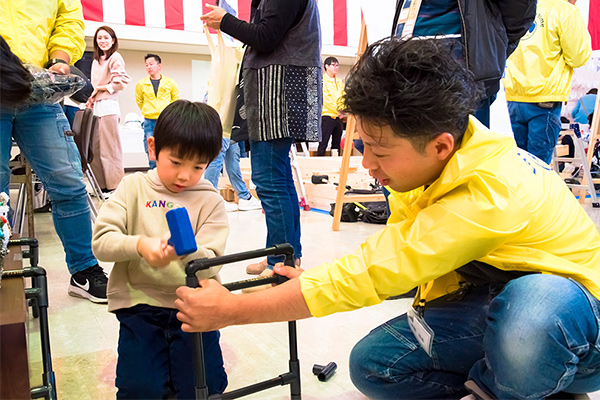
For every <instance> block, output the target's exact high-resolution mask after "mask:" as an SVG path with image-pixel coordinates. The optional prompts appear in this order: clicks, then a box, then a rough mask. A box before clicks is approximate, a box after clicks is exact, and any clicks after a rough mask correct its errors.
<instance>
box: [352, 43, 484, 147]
mask: <svg viewBox="0 0 600 400" xmlns="http://www.w3.org/2000/svg"><path fill="white" fill-rule="evenodd" d="M453 50H454V48H453V46H452V45H451V44H449V41H447V40H442V39H418V38H413V39H408V40H406V39H401V38H399V37H393V38H388V39H383V40H380V41H378V42H375V43H373V44H372V45H370V46H369V47H368V48H367V49H366V51H365V53H364V54H363V56H362V57H361V58H360V60H359V61H358V62H357V64H356V65H355V66H354V67H353V68H352V70H351V71H350V73H349V75H348V77H347V79H346V86H345V95H344V96H343V103H344V111H346V112H348V113H350V114H353V115H355V116H357V117H360V119H361V121H364V122H367V123H370V124H373V125H375V126H386V125H389V126H390V127H391V128H392V129H393V131H394V133H396V135H398V136H400V137H404V138H407V139H410V140H411V141H412V143H413V145H414V147H415V149H417V150H419V151H422V150H423V149H424V148H425V146H426V145H427V143H429V142H430V141H431V140H432V139H433V138H434V137H436V136H437V135H439V134H441V133H444V132H449V133H451V134H452V135H453V136H454V138H455V141H456V142H457V143H459V142H460V140H461V139H462V136H463V134H464V132H465V130H466V128H467V124H468V117H469V114H472V113H473V112H474V111H475V106H476V103H477V101H478V99H479V96H480V94H481V93H482V89H481V88H480V87H479V86H478V85H477V84H476V83H475V81H474V79H473V74H472V73H471V72H470V71H469V70H468V69H467V68H466V67H465V66H464V65H463V64H462V63H461V62H459V61H458V60H457V59H456V57H455V55H454V53H453Z"/></svg>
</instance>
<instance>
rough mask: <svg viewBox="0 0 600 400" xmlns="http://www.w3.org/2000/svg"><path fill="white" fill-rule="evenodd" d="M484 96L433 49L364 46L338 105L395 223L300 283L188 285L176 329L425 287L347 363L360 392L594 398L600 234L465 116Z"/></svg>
mask: <svg viewBox="0 0 600 400" xmlns="http://www.w3.org/2000/svg"><path fill="white" fill-rule="evenodd" d="M476 92H477V87H476V85H475V83H474V81H473V76H472V74H471V73H470V72H468V70H466V69H465V68H464V66H462V65H461V64H459V63H458V62H457V61H455V59H454V57H453V56H452V53H451V49H448V48H447V46H446V45H444V44H443V42H441V41H439V40H436V39H422V40H417V39H412V40H407V41H403V40H402V39H400V38H395V39H389V40H384V41H381V42H377V43H374V44H373V45H371V46H370V47H369V48H368V49H367V51H366V52H365V54H364V55H363V56H362V57H361V59H360V61H359V62H358V64H357V65H356V66H355V67H354V69H353V70H352V72H351V74H350V76H349V77H348V79H347V81H346V94H345V97H344V100H345V109H346V111H347V112H349V113H350V114H353V115H354V116H355V117H357V130H358V132H359V134H360V136H361V139H362V140H363V141H364V144H365V153H364V159H363V165H364V166H365V167H366V168H368V169H369V170H370V173H371V175H373V176H374V177H376V178H377V179H378V180H379V182H381V183H382V184H384V185H386V186H388V187H389V188H390V189H391V195H390V207H391V210H392V214H391V217H390V219H389V221H388V225H387V226H386V227H385V228H384V229H383V230H382V231H380V232H378V233H375V234H373V235H372V236H370V237H369V238H367V239H366V241H365V242H364V243H363V244H362V245H361V246H360V248H359V249H357V251H356V252H355V253H354V254H349V255H347V256H345V257H342V258H341V259H339V260H336V261H334V262H332V263H330V264H324V265H321V266H318V267H315V268H312V269H310V270H308V271H306V272H303V273H302V274H300V272H299V271H297V270H293V269H287V268H283V267H276V268H275V272H277V273H279V274H285V275H286V276H288V277H290V278H294V277H297V276H299V278H298V279H290V281H288V282H286V283H284V284H282V285H279V286H276V287H274V288H270V289H268V290H264V291H262V292H256V293H251V294H248V295H241V296H240V295H233V294H230V293H229V292H228V291H227V290H225V289H224V288H223V287H221V286H220V285H219V284H218V283H217V282H208V281H203V282H201V285H202V288H201V289H198V290H192V289H189V288H184V287H182V288H179V289H178V290H177V295H178V299H177V300H176V302H175V304H176V306H177V308H179V310H180V313H179V314H178V315H177V317H178V318H179V319H180V320H181V321H182V322H183V325H182V328H183V330H184V331H186V332H187V331H205V330H212V329H217V328H221V327H224V326H227V325H232V324H245V323H255V322H270V321H278V320H291V319H299V318H306V317H309V316H311V315H313V316H317V317H320V316H325V315H328V314H332V313H335V312H340V311H348V310H353V309H357V308H360V307H365V306H370V305H374V304H378V303H380V302H381V301H383V300H385V299H386V298H388V297H390V296H394V295H398V294H401V293H405V292H407V291H409V290H410V289H412V288H413V287H415V286H419V287H420V293H418V294H417V302H416V310H415V309H412V308H411V309H410V310H409V314H408V316H407V314H403V315H400V316H398V317H397V318H395V319H393V320H391V321H388V322H387V323H385V324H383V325H382V326H380V327H377V328H375V329H374V330H373V331H371V333H370V334H369V335H367V336H366V337H365V338H363V339H362V340H361V341H360V342H359V343H358V344H357V345H356V346H355V348H354V349H353V351H352V354H351V355H350V374H351V378H352V381H353V382H354V384H355V385H356V386H357V387H358V388H359V389H360V390H361V391H362V392H363V393H364V394H365V395H367V396H369V397H372V398H377V399H384V398H393V399H398V398H401V399H416V398H422V399H444V398H453V399H457V398H460V397H461V396H465V395H468V393H469V392H471V393H472V394H476V395H477V396H478V397H479V398H484V399H488V398H500V399H509V398H521V399H525V398H527V399H539V398H545V397H548V396H549V395H551V394H554V393H557V392H561V391H565V392H569V393H585V392H591V391H596V390H598V389H600V370H599V368H600V362H599V360H600V341H599V330H598V322H599V321H600V312H599V310H600V301H599V300H598V299H599V298H600V235H599V234H598V230H597V229H596V227H595V226H594V223H593V222H592V221H591V219H590V218H589V217H588V215H587V214H586V213H585V211H584V210H583V208H582V207H581V206H580V204H579V203H578V202H577V200H576V199H575V197H574V196H573V195H572V193H571V192H570V191H569V189H568V188H567V187H566V185H565V184H564V182H563V181H562V180H561V179H560V177H559V176H558V175H557V174H555V173H554V172H553V171H552V170H551V169H550V168H549V167H548V165H546V164H544V163H543V162H541V161H540V160H538V159H537V158H535V157H533V156H531V155H530V154H528V153H526V152H525V151H523V150H520V149H518V148H517V147H516V144H515V141H514V139H512V138H511V137H508V136H504V135H498V134H494V133H492V132H490V131H489V130H487V129H486V128H485V127H484V126H483V125H482V124H481V123H479V122H478V121H477V120H476V119H475V118H473V117H470V116H469V114H471V113H472V112H473V110H474V106H475V104H476V99H475V98H474V97H475V96H474V93H476ZM209 299H210V301H209ZM413 332H416V334H415V333H413ZM417 337H418V338H419V340H417ZM470 396H471V395H470ZM559 398H561V397H559Z"/></svg>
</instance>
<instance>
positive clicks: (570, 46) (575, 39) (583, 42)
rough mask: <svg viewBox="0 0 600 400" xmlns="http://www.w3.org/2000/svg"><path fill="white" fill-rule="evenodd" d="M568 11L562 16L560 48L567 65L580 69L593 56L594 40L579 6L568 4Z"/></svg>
mask: <svg viewBox="0 0 600 400" xmlns="http://www.w3.org/2000/svg"><path fill="white" fill-rule="evenodd" d="M567 10H568V11H569V12H567V13H563V14H561V15H560V18H561V22H560V31H559V37H560V47H561V49H562V56H563V58H564V59H565V62H566V63H567V65H568V66H570V67H571V68H579V67H581V66H583V65H585V63H586V62H588V60H589V59H590V57H591V56H592V38H591V36H590V33H589V31H588V30H587V26H586V23H585V20H584V19H583V16H582V15H581V13H580V12H579V9H578V8H577V6H575V5H572V4H567Z"/></svg>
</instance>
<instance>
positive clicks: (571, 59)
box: [503, 0, 592, 163]
mask: <svg viewBox="0 0 600 400" xmlns="http://www.w3.org/2000/svg"><path fill="white" fill-rule="evenodd" d="M575 1H576V0H571V1H569V2H567V1H566V0H538V3H537V13H536V16H535V21H534V22H533V24H532V25H531V28H529V32H528V33H526V34H525V36H523V37H522V38H521V41H520V42H519V46H518V47H517V50H515V52H514V53H513V54H512V55H511V56H510V57H509V58H508V60H507V62H506V78H505V79H504V80H503V83H504V87H505V89H506V100H508V112H509V114H510V122H511V125H512V129H513V133H514V135H515V140H516V142H517V146H519V147H520V148H522V149H524V150H527V151H528V152H529V153H531V154H533V155H535V156H537V157H538V158H540V159H541V160H543V161H545V162H546V163H550V161H551V160H552V153H553V150H554V146H556V141H557V140H558V134H559V132H560V126H561V123H560V110H561V108H562V102H564V101H567V100H568V99H569V92H570V91H571V78H572V77H573V68H577V67H581V66H582V65H584V64H585V63H586V62H587V61H588V60H589V59H590V56H591V54H592V42H591V38H590V34H589V32H588V31H587V28H586V23H585V21H584V20H583V17H582V16H581V13H580V12H579V10H578V9H577V7H575V5H574V4H575ZM570 3H571V4H570Z"/></svg>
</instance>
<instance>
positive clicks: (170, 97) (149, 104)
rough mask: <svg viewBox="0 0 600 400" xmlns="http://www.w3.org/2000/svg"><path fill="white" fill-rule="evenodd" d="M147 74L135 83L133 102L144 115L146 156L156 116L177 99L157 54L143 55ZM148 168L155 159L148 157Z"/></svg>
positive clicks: (175, 89)
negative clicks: (163, 72)
mask: <svg viewBox="0 0 600 400" xmlns="http://www.w3.org/2000/svg"><path fill="white" fill-rule="evenodd" d="M144 61H145V63H146V72H147V73H148V76H147V77H145V78H143V79H140V81H139V82H138V83H137V85H135V102H136V103H137V106H138V107H139V109H140V111H142V115H143V116H144V125H143V127H144V150H145V151H146V156H148V138H149V137H150V136H152V135H153V134H154V127H155V126H156V120H157V119H158V116H159V115H160V113H161V112H162V110H164V109H165V107H167V106H168V105H169V104H171V103H172V102H174V101H176V100H179V87H178V86H177V83H175V81H174V80H173V79H171V78H169V77H168V76H164V75H163V74H162V60H161V58H160V56H159V55H157V54H147V55H146V57H144ZM148 165H149V166H150V169H154V168H156V161H154V160H151V159H150V158H149V157H148Z"/></svg>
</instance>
